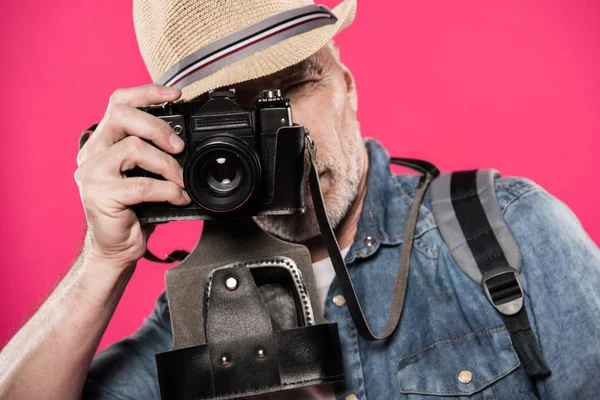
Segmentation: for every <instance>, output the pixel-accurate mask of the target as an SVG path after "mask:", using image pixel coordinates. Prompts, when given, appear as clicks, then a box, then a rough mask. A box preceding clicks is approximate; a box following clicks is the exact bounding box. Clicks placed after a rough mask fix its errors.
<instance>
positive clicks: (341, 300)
mask: <svg viewBox="0 0 600 400" xmlns="http://www.w3.org/2000/svg"><path fill="white" fill-rule="evenodd" d="M333 304H335V305H336V306H338V307H341V306H343V305H344V304H346V299H345V298H344V296H342V295H341V294H338V295H335V296H333Z"/></svg>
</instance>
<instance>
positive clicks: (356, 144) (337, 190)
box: [234, 43, 367, 242]
mask: <svg viewBox="0 0 600 400" xmlns="http://www.w3.org/2000/svg"><path fill="white" fill-rule="evenodd" d="M234 87H235V89H236V96H237V98H238V101H239V102H240V104H241V105H243V106H246V107H248V106H251V105H252V104H253V102H254V100H255V99H256V98H258V96H259V94H260V91H261V90H262V89H267V88H281V89H282V91H283V95H285V96H286V97H288V98H290V100H291V105H292V113H293V119H294V122H296V123H299V124H301V125H304V126H305V127H306V128H308V129H309V130H310V135H311V137H312V138H313V140H314V141H315V143H316V144H317V167H318V169H319V178H320V182H321V186H322V191H323V196H324V200H325V205H326V207H327V212H328V215H329V219H330V222H331V224H332V225H333V226H334V227H339V226H340V224H341V223H342V222H343V221H344V219H345V218H347V217H349V216H350V215H349V214H350V211H352V212H353V213H354V214H355V213H357V212H360V209H359V207H358V206H357V205H358V201H357V200H362V198H360V196H358V195H359V187H360V185H361V181H363V180H364V179H365V176H366V168H367V167H366V165H367V162H366V161H367V160H366V158H367V155H366V151H365V148H364V145H363V143H362V139H361V135H360V129H359V123H358V121H357V119H356V111H357V96H356V87H355V85H354V79H353V77H352V75H351V73H350V71H349V70H348V69H347V67H346V66H345V65H344V64H343V63H342V62H341V60H340V58H339V54H338V49H337V47H336V46H335V44H333V43H330V44H329V45H327V46H325V47H324V48H323V49H321V50H320V51H319V52H317V53H316V54H315V55H313V56H312V57H311V58H309V59H308V60H307V61H305V62H303V63H300V64H298V65H295V66H293V67H290V68H288V69H286V70H283V71H281V72H279V73H276V74H274V75H270V76H268V77H264V78H260V79H256V80H253V81H250V82H245V83H242V84H238V85H235V86H234ZM306 171H307V173H308V168H306ZM306 193H307V195H306V205H307V212H306V213H304V214H295V215H288V216H266V217H257V218H255V221H256V222H257V223H258V224H259V226H260V227H261V228H262V229H263V230H265V231H267V232H269V233H271V234H273V235H275V236H277V237H280V238H282V239H284V240H288V241H293V242H307V241H308V240H310V239H312V238H315V237H317V236H320V231H319V228H318V226H317V222H316V218H315V214H314V208H313V204H312V200H311V198H310V190H309V189H308V187H307V191H306ZM353 206H355V207H353Z"/></svg>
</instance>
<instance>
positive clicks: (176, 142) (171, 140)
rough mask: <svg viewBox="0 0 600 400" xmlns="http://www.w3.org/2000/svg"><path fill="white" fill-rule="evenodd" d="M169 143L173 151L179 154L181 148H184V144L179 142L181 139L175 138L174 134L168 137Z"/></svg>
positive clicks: (181, 141)
mask: <svg viewBox="0 0 600 400" xmlns="http://www.w3.org/2000/svg"><path fill="white" fill-rule="evenodd" d="M169 143H170V144H171V146H173V149H174V150H175V151H176V152H177V153H179V152H180V151H181V150H183V147H184V146H185V144H184V143H183V140H181V138H180V137H179V136H177V135H176V134H172V135H171V136H170V137H169Z"/></svg>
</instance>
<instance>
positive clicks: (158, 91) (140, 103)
mask: <svg viewBox="0 0 600 400" xmlns="http://www.w3.org/2000/svg"><path fill="white" fill-rule="evenodd" d="M179 97H181V90H179V89H177V88H173V87H169V86H163V85H159V84H157V83H151V84H148V85H142V86H136V87H131V88H123V89H117V90H115V91H114V92H113V94H112V95H111V96H110V100H109V104H127V105H129V106H131V107H147V106H150V105H152V104H161V103H165V102H168V101H175V100H177V99H178V98H179Z"/></svg>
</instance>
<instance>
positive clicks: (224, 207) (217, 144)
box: [184, 136, 260, 212]
mask: <svg viewBox="0 0 600 400" xmlns="http://www.w3.org/2000/svg"><path fill="white" fill-rule="evenodd" d="M184 178H185V185H186V189H187V191H188V193H189V194H190V196H191V197H192V199H193V200H194V201H195V202H196V203H198V205H200V206H201V207H203V208H205V209H207V210H209V211H213V212H227V211H233V210H235V209H237V208H239V207H241V206H242V205H243V204H245V203H246V202H247V201H248V200H249V199H250V197H251V196H252V193H253V192H254V188H255V186H256V183H257V182H258V181H259V179H260V163H259V159H258V156H257V155H256V153H255V151H254V150H253V149H252V148H251V147H250V146H248V145H247V144H246V143H245V142H243V141H241V140H239V139H237V138H235V137H230V136H218V137H214V136H213V137H211V138H209V139H207V140H205V141H204V142H202V144H201V145H200V146H199V147H198V148H197V149H196V151H195V153H194V154H193V155H192V157H191V158H190V160H189V162H188V163H187V164H186V167H185V171H184Z"/></svg>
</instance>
